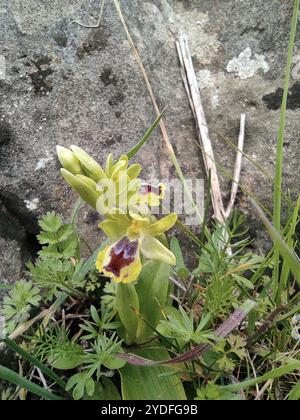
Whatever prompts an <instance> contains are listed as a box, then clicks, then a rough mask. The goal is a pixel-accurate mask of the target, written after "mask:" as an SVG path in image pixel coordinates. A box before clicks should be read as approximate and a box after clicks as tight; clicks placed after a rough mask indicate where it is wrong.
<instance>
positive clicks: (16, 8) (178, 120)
mask: <svg viewBox="0 0 300 420" xmlns="http://www.w3.org/2000/svg"><path fill="white" fill-rule="evenodd" d="M106 3H107V4H106V7H105V10H104V15H103V18H102V22H101V24H100V26H99V27H98V28H94V29H92V28H83V27H81V26H79V25H78V24H76V23H72V22H73V21H74V20H76V21H80V22H83V23H85V24H92V25H93V24H95V23H96V20H97V15H98V10H99V1H96V0H88V1H83V0H74V1H72V2H68V1H66V0H51V1H50V0H45V1H43V2H42V3H41V2H40V1H38V0H30V1H26V2H22V1H20V0H9V1H8V0H4V1H3V2H2V6H1V9H0V27H1V28H2V29H1V39H2V43H1V46H0V54H2V55H3V56H5V58H6V77H5V80H2V81H1V80H0V90H1V95H0V155H1V160H0V199H1V200H2V202H3V205H4V206H5V212H4V213H2V215H1V218H2V220H4V224H6V223H7V221H8V220H11V218H13V219H14V220H15V221H16V223H15V226H13V227H12V229H11V231H10V234H9V237H8V234H7V233H6V234H3V233H2V234H1V235H2V239H1V243H0V249H1V257H0V261H1V264H2V266H3V264H4V265H7V261H8V259H9V258H8V256H11V257H10V258H11V261H13V263H11V266H12V267H13V268H12V272H11V273H8V274H5V276H6V277H11V276H12V275H15V277H16V278H18V277H20V276H21V274H22V267H23V261H24V259H25V257H27V256H28V255H30V254H32V253H33V250H34V244H33V242H32V239H30V238H32V237H33V236H34V235H35V234H36V233H37V231H38V224H37V220H38V218H39V217H40V216H41V215H42V214H43V213H45V212H46V211H48V210H55V211H58V212H60V213H61V214H63V215H64V216H65V217H66V218H67V217H69V215H70V213H71V211H72V207H73V205H74V203H75V201H76V196H75V194H73V193H72V192H71V191H70V189H69V188H68V187H67V186H66V184H65V182H64V181H63V179H62V178H61V176H60V174H59V164H58V162H57V159H56V156H55V146H56V145H57V144H60V145H63V146H69V145H70V144H76V145H79V146H81V147H83V148H84V149H85V150H87V151H88V152H89V153H90V154H91V155H93V156H94V157H95V158H96V159H97V160H99V161H100V162H103V161H104V160H105V157H106V155H107V154H108V153H109V152H114V154H115V155H116V156H118V155H121V154H122V153H125V152H126V151H128V150H129V149H130V148H131V147H132V146H133V145H134V144H136V142H137V141H138V140H139V139H140V137H141V136H142V135H143V133H144V132H145V131H146V129H147V128H148V126H149V125H150V124H151V122H152V121H153V120H154V118H155V115H154V113H153V108H152V105H151V102H150V100H149V96H148V94H147V90H146V88H145V84H144V82H143V79H142V76H141V74H140V71H139V69H138V66H137V64H136V62H135V59H134V56H133V54H132V51H131V49H130V46H129V44H128V42H127V40H126V35H125V33H124V29H123V27H122V25H121V23H120V21H119V19H118V17H117V14H116V12H115V9H114V6H113V2H106ZM121 5H122V7H123V11H124V16H125V19H126V21H127V23H128V26H129V28H130V31H131V33H132V36H133V39H134V42H135V44H136V46H137V48H138V50H139V51H140V53H141V56H142V58H143V60H144V63H145V67H146V70H147V72H148V75H149V77H150V79H151V82H152V84H153V89H154V92H155V95H156V97H157V100H158V103H159V105H160V106H161V108H163V107H164V106H165V105H168V110H167V113H166V124H167V128H168V132H169V134H170V138H171V141H172V144H173V145H174V148H175V151H176V153H177V155H178V159H179V161H180V164H181V165H182V169H183V171H184V173H185V174H186V175H187V177H189V178H195V177H200V178H203V177H204V176H205V174H204V170H203V163H202V158H201V152H200V150H199V148H198V146H197V145H196V140H197V137H196V131H195V126H194V122H193V118H192V115H191V112H190V109H189V105H188V101H187V98H186V94H185V90H184V88H183V85H182V80H181V74H180V70H179V66H178V60H177V55H176V50H175V46H174V40H175V38H176V36H177V34H179V33H181V32H185V33H187V35H188V36H189V38H190V44H191V49H192V52H193V59H194V64H195V68H196V71H197V73H198V76H199V84H200V86H201V87H202V94H203V101H204V105H205V109H206V114H207V119H208V123H209V125H210V126H211V127H213V128H214V129H215V130H216V131H218V132H220V133H221V134H222V135H224V136H226V137H229V138H231V139H232V140H233V141H234V142H236V138H237V133H238V126H239V114H240V112H246V114H247V138H246V153H248V154H249V155H250V156H251V157H252V158H256V159H257V161H258V163H259V164H260V165H262V166H263V167H264V168H265V169H266V170H267V171H268V172H269V173H270V174H271V175H272V174H273V170H274V159H275V140H276V127H277V123H278V117H279V109H278V104H279V101H280V99H279V98H280V90H278V89H280V87H282V84H283V83H282V81H283V73H284V66H285V57H286V51H287V41H288V30H289V26H290V18H291V12H292V10H291V2H290V1H289V0H284V1H282V0H281V1H279V0H266V1H264V2H261V1H259V0H253V1H252V2H249V1H234V0H226V1H225V0H221V1H212V0H210V1H206V0H201V1H200V0H199V1H187V0H186V1H185V0H180V1H179V0H178V1H177V0H168V1H167V0H152V1H143V0H135V1H134V2H133V1H131V2H128V1H121ZM249 48H250V49H251V56H249V54H248V56H247V54H246V62H245V57H244V56H243V55H242V57H240V54H241V53H243V52H245V50H247V49H249ZM248 51H249V50H248ZM244 55H245V54H244ZM243 57H244V58H243ZM232 60H235V61H232ZM230 62H231V65H229V63H230ZM299 62H300V59H299ZM297 65H298V64H297V63H296V62H295V67H296V66H297ZM232 68H234V69H236V70H235V71H233V72H229V70H230V69H232ZM240 69H243V71H245V70H246V73H245V72H244V73H242V74H243V77H244V76H246V77H247V78H243V79H242V78H241V77H240V75H241V72H240ZM294 76H295V77H296V78H297V74H296V72H294ZM298 83H299V82H297V80H294V81H293V84H294V86H293V87H292V89H291V92H290V102H289V111H288V115H287V117H288V127H287V137H286V140H285V144H286V146H285V151H286V164H285V168H284V171H285V187H288V188H291V190H292V191H294V192H297V189H298V180H297V177H298V179H299V157H300V156H299V148H297V143H298V138H299V128H300V123H299V121H300V119H299V100H298V90H299V85H298ZM212 137H213V141H214V147H215V150H216V157H217V160H218V163H219V164H220V165H222V166H224V167H225V169H226V170H228V171H232V168H233V164H234V159H235V156H234V152H233V150H232V149H231V148H230V147H228V146H226V145H224V142H223V141H222V139H221V138H220V136H217V135H215V134H212ZM138 160H139V161H141V162H142V163H143V164H144V166H145V172H144V176H147V177H154V178H157V177H161V178H165V177H173V176H174V175H175V171H174V169H173V168H172V165H171V163H170V161H169V160H168V157H167V153H166V150H165V147H164V145H163V141H162V139H161V136H160V133H159V131H157V132H156V133H155V134H154V135H153V138H152V139H151V141H150V142H149V143H148V144H147V145H146V146H145V147H144V148H143V149H142V151H141V152H140V154H139V156H138ZM242 181H243V185H244V187H245V188H246V189H248V190H250V191H252V192H253V193H255V194H256V195H257V196H258V197H259V199H261V200H263V201H264V202H267V203H268V205H269V207H270V198H271V189H272V188H271V185H270V182H269V181H266V180H265V178H264V176H263V175H262V174H260V173H259V171H257V169H254V168H253V167H252V166H251V165H250V164H249V162H247V161H245V163H244V172H243V178H242ZM222 188H223V191H224V197H225V198H226V197H228V192H229V191H230V186H229V182H228V179H226V177H224V176H222ZM239 205H240V207H241V208H242V209H244V210H245V211H247V212H248V213H250V214H251V210H249V206H248V204H247V203H246V200H245V199H244V197H243V196H242V195H240V197H239ZM98 219H99V218H98V216H97V214H95V213H94V212H92V211H91V210H89V209H88V208H84V209H83V210H82V211H81V212H80V226H81V227H80V229H81V232H82V234H83V235H85V237H86V238H87V241H88V243H89V245H90V246H91V247H92V248H95V247H96V246H97V245H98V243H99V242H100V241H101V236H100V233H99V232H98V231H97V223H98ZM20 232H23V233H22V235H23V236H22V235H21V237H19V236H18V235H19V233H20ZM5 235H6V236H5ZM28 238H29V240H28ZM26 241H27V244H28V243H29V244H30V245H29V246H27V248H26V246H25V245H24V244H26ZM15 242H16V243H15ZM15 245H16V246H15ZM18 246H20V251H17V249H18ZM13 249H14V251H13ZM3 255H4V257H3ZM5 270H6V269H5Z"/></svg>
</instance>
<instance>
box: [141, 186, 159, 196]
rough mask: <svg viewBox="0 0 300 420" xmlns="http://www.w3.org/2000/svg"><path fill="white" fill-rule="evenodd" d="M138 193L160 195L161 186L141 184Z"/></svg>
mask: <svg viewBox="0 0 300 420" xmlns="http://www.w3.org/2000/svg"><path fill="white" fill-rule="evenodd" d="M140 193H141V194H143V195H147V194H151V193H152V194H155V195H158V196H160V195H161V193H162V187H161V185H159V186H158V187H155V186H154V185H150V184H143V185H141V187H140Z"/></svg>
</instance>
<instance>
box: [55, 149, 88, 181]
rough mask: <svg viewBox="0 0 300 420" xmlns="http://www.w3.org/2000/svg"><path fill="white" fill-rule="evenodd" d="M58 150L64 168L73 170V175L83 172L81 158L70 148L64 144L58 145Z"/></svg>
mask: <svg viewBox="0 0 300 420" xmlns="http://www.w3.org/2000/svg"><path fill="white" fill-rule="evenodd" d="M56 151H57V157H58V159H59V161H60V163H61V165H62V167H63V168H65V169H66V170H67V171H69V172H71V174H73V175H77V174H83V170H82V167H81V165H80V161H79V159H77V157H76V156H75V154H74V153H73V152H72V151H71V150H70V149H67V148H66V147H62V146H56Z"/></svg>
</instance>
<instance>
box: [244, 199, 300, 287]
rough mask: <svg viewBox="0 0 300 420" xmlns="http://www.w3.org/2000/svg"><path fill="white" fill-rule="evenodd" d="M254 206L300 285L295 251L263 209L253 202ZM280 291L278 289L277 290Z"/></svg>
mask: <svg viewBox="0 0 300 420" xmlns="http://www.w3.org/2000/svg"><path fill="white" fill-rule="evenodd" d="M251 202H252V205H253V206H254V207H255V209H256V211H257V213H258V216H259V217H260V219H261V221H262V222H263V224H264V225H265V227H266V229H267V230H268V232H269V235H270V236H271V238H272V240H273V242H274V246H275V249H276V251H277V252H278V253H279V255H280V254H281V255H282V257H283V258H284V259H285V261H286V263H287V264H288V266H289V268H290V270H291V272H292V273H293V275H294V276H295V278H296V280H297V281H298V283H299V284H300V260H299V258H298V257H297V255H296V254H295V252H294V250H293V249H292V248H291V247H289V246H288V244H287V243H286V242H285V240H284V239H283V237H282V236H281V234H280V233H279V232H278V231H277V230H276V229H275V227H274V226H273V225H272V224H271V223H270V222H269V220H268V219H267V217H266V216H265V214H264V212H263V211H262V210H261V208H260V207H259V206H258V205H257V204H256V203H255V201H253V200H251ZM276 290H278V287H277V289H276Z"/></svg>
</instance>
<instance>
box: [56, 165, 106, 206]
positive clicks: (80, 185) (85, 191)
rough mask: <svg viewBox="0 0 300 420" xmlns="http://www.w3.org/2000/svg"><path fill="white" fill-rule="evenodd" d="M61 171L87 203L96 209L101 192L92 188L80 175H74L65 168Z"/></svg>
mask: <svg viewBox="0 0 300 420" xmlns="http://www.w3.org/2000/svg"><path fill="white" fill-rule="evenodd" d="M60 171H61V174H62V176H63V177H64V179H65V180H66V182H67V183H68V184H69V185H70V187H71V188H73V190H75V191H76V192H77V193H78V194H79V195H80V197H81V198H82V199H83V200H84V201H85V202H86V203H88V204H89V205H90V206H91V207H93V208H94V209H95V208H96V204H97V200H98V198H99V194H98V193H97V192H96V191H95V190H94V189H92V188H91V187H90V186H89V185H88V184H87V183H86V181H83V180H82V179H80V177H79V176H78V175H73V174H71V172H68V171H66V170H65V169H61V170H60Z"/></svg>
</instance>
